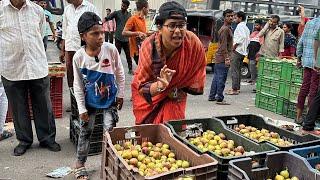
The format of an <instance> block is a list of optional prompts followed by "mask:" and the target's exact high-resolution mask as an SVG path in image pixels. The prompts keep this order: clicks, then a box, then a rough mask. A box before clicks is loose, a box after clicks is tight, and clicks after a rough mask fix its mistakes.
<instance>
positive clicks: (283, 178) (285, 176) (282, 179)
mask: <svg viewBox="0 0 320 180" xmlns="http://www.w3.org/2000/svg"><path fill="white" fill-rule="evenodd" d="M267 180H272V179H267ZM274 180H299V178H298V177H296V176H293V177H291V178H290V173H289V171H288V169H285V170H282V171H281V172H280V174H277V175H276V176H275V177H274Z"/></svg>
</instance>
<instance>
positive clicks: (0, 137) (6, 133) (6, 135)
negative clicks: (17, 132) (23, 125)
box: [0, 130, 13, 141]
mask: <svg viewBox="0 0 320 180" xmlns="http://www.w3.org/2000/svg"><path fill="white" fill-rule="evenodd" d="M12 136H13V133H12V132H10V131H7V130H4V131H3V133H2V134H1V135H0V141H2V140H5V139H8V138H9V137H12Z"/></svg>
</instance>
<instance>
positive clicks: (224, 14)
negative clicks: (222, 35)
mask: <svg viewBox="0 0 320 180" xmlns="http://www.w3.org/2000/svg"><path fill="white" fill-rule="evenodd" d="M233 12H234V11H233V10H232V9H226V10H225V11H223V17H226V15H227V14H231V13H233Z"/></svg>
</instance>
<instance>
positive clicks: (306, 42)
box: [297, 18, 320, 68]
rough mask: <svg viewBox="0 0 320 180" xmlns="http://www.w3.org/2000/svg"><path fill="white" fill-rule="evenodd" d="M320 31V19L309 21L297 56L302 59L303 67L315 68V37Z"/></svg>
mask: <svg viewBox="0 0 320 180" xmlns="http://www.w3.org/2000/svg"><path fill="white" fill-rule="evenodd" d="M319 29H320V18H315V19H313V20H311V21H309V22H308V23H307V24H306V26H305V28H304V31H303V33H302V36H301V38H300V40H299V42H298V45H297V56H298V57H301V60H302V66H303V67H308V68H313V67H314V59H315V57H314V47H313V42H314V37H315V36H316V34H317V32H318V30H319Z"/></svg>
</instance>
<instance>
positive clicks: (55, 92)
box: [6, 76, 63, 122]
mask: <svg viewBox="0 0 320 180" xmlns="http://www.w3.org/2000/svg"><path fill="white" fill-rule="evenodd" d="M62 92H63V77H56V76H50V99H51V104H52V111H53V114H54V117H55V118H62V112H63V106H62V99H63V93H62ZM28 98H29V112H30V113H29V115H30V119H33V113H32V105H31V100H30V95H29V97H28ZM12 121H13V116H12V110H11V106H10V103H9V107H8V112H7V118H6V122H12Z"/></svg>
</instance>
